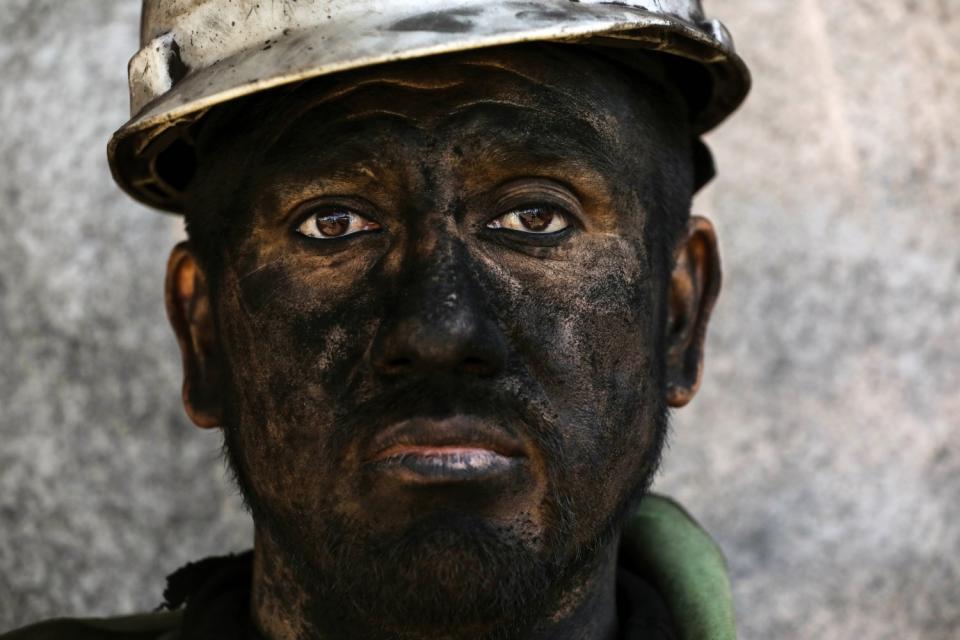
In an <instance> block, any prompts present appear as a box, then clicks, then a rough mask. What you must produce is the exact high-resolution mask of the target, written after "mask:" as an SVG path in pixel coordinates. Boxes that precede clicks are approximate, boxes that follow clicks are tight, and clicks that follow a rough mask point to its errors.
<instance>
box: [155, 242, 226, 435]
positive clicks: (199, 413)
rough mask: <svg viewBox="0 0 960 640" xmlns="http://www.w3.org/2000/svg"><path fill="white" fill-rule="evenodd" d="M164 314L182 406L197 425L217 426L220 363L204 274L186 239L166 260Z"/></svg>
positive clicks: (219, 413)
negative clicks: (179, 370) (173, 339)
mask: <svg viewBox="0 0 960 640" xmlns="http://www.w3.org/2000/svg"><path fill="white" fill-rule="evenodd" d="M165 298H166V306H167V317H168V318H169V319H170V324H171V325H172V326H173V331H174V333H175V334H176V336H177V343H178V344H179V345H180V354H181V358H182V361H183V406H184V408H185V409H186V412H187V415H188V416H189V417H190V419H191V420H192V421H193V423H194V424H196V425H197V426H198V427H201V428H204V429H209V428H212V427H217V426H219V425H220V423H221V421H222V416H223V410H222V403H221V397H220V389H221V372H222V367H221V362H220V355H219V349H218V347H217V336H216V330H215V325H214V322H213V314H212V309H211V303H210V295H209V289H208V288H207V282H206V277H205V276H204V273H203V271H202V269H201V268H200V265H199V263H198V262H197V259H196V257H195V256H194V255H193V252H192V251H191V250H190V247H189V245H188V244H187V243H186V242H181V243H180V244H178V245H177V246H176V247H174V249H173V252H172V253H171V254H170V260H169V261H168V263H167V280H166V296H165Z"/></svg>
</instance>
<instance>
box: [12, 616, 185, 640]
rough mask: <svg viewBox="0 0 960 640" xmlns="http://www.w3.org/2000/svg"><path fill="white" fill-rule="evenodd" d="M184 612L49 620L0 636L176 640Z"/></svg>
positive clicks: (27, 639) (35, 639)
mask: <svg viewBox="0 0 960 640" xmlns="http://www.w3.org/2000/svg"><path fill="white" fill-rule="evenodd" d="M181 613H182V612H180V611H163V612H158V613H144V614H139V615H133V616H123V617H118V618H89V619H68V618H64V619H58V620H48V621H46V622H41V623H38V624H34V625H30V626H29V627H24V628H23V629H18V630H16V631H11V632H10V633H6V634H3V635H0V640H176V638H177V637H178V635H179V633H178V632H179V629H180V617H181Z"/></svg>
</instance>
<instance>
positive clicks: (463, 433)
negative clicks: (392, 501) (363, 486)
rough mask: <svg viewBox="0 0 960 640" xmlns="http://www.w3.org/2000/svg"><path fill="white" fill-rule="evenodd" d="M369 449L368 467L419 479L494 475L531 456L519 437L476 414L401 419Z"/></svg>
mask: <svg viewBox="0 0 960 640" xmlns="http://www.w3.org/2000/svg"><path fill="white" fill-rule="evenodd" d="M369 451H370V452H371V455H369V456H368V457H367V459H366V463H365V466H366V467H367V468H368V469H370V470H372V471H374V472H378V473H383V474H386V475H389V476H391V477H393V478H394V479H396V480H399V481H401V482H404V483H411V484H418V485H429V484H450V483H458V482H479V481H484V480H493V479H495V478H498V477H501V476H503V475H505V474H510V473H512V472H515V471H516V470H518V468H520V467H521V466H523V465H524V464H525V462H526V455H525V452H524V449H523V444H522V442H521V441H520V440H519V439H517V438H516V437H514V436H513V435H511V434H509V433H508V432H506V431H505V430H504V429H502V428H500V427H498V426H494V425H491V424H490V423H488V422H486V421H484V420H481V419H479V418H476V417H473V416H454V417H452V418H446V419H439V420H437V419H412V420H404V421H401V422H398V423H396V424H393V425H391V426H390V427H388V428H387V429H385V430H384V431H382V432H381V433H379V434H378V435H377V436H376V437H375V438H374V440H373V442H372V443H371V446H370V448H369Z"/></svg>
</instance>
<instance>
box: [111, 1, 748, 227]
mask: <svg viewBox="0 0 960 640" xmlns="http://www.w3.org/2000/svg"><path fill="white" fill-rule="evenodd" d="M508 4H509V3H508ZM567 4H569V5H570V7H571V9H570V10H567V11H565V12H564V13H563V15H560V14H559V13H553V12H550V11H542V12H540V13H538V14H536V15H531V12H529V11H527V12H524V11H515V10H511V11H504V10H503V6H504V5H503V4H502V3H483V4H479V5H476V9H474V10H473V13H472V14H471V19H470V20H469V30H461V29H458V28H457V24H458V23H456V22H453V23H443V22H440V21H434V22H433V23H431V22H430V20H429V19H424V20H422V21H421V22H420V23H416V22H413V21H411V20H410V19H398V17H397V16H396V15H384V14H382V13H373V12H371V13H370V14H369V15H364V16H363V17H362V18H360V19H355V20H353V21H352V23H351V24H350V25H349V28H346V27H345V26H344V25H342V24H333V23H331V22H327V23H321V24H318V25H316V26H313V27H311V28H309V29H301V30H289V29H288V30H284V31H283V32H282V33H278V34H277V35H276V36H275V37H274V38H271V39H270V40H269V41H268V42H262V41H261V42H259V43H258V45H257V46H256V47H249V48H247V49H244V50H241V51H239V52H237V53H234V54H233V55H230V56H228V57H225V58H223V59H221V60H218V61H215V62H213V63H212V64H209V65H207V66H204V67H202V68H197V69H195V70H193V71H189V70H186V69H184V74H183V76H182V78H179V79H178V80H179V81H177V82H175V83H173V86H172V87H170V88H169V90H167V91H165V92H163V93H162V94H160V95H159V96H158V97H156V98H155V99H153V100H152V101H150V102H148V103H146V104H145V105H144V106H143V107H142V108H140V109H139V110H138V112H137V113H136V115H134V117H133V118H131V119H130V121H128V122H127V123H126V124H124V125H123V126H122V127H121V128H120V129H119V130H118V131H117V132H116V133H115V134H114V135H113V137H112V138H111V140H110V142H109V145H108V148H107V154H108V159H109V163H110V168H111V171H112V172H113V176H114V179H115V180H116V182H117V183H118V184H119V185H120V186H121V187H122V188H123V189H124V191H126V192H127V193H128V194H130V195H131V196H132V197H133V198H135V199H136V200H138V201H140V202H142V203H144V204H146V205H149V206H151V207H155V208H158V209H162V210H165V211H170V212H175V213H180V212H181V211H182V202H181V198H180V191H179V189H177V188H176V187H173V186H171V185H170V184H168V183H167V182H165V181H164V179H163V177H162V176H161V175H160V172H158V170H157V166H156V163H157V159H158V158H159V157H160V152H161V151H163V150H164V148H166V147H167V146H168V145H169V144H171V143H172V142H173V141H174V140H176V139H177V138H178V137H179V136H178V134H177V132H178V131H179V130H181V129H182V128H184V127H185V126H187V125H189V124H190V123H192V122H194V121H196V120H197V119H198V118H199V117H201V116H202V114H203V113H204V112H205V111H206V110H208V109H210V108H211V107H215V106H216V105H218V104H222V103H224V102H228V101H231V100H235V99H237V98H240V97H243V96H247V95H250V94H253V93H257V92H260V91H265V90H268V89H271V88H275V87H279V86H282V85H285V84H289V83H294V82H300V81H303V80H308V79H311V78H316V77H319V76H324V75H328V74H332V73H338V72H341V71H347V70H350V69H357V68H361V67H369V66H373V65H380V64H385V63H390V62H396V61H401V60H410V59H416V58H423V57H427V56H436V55H442V54H448V53H454V52H459V51H467V50H471V49H480V48H487V47H496V46H502V45H509V44H517V43H522V42H534V41H541V42H542V41H553V42H556V41H560V42H575V43H580V42H588V43H590V44H591V45H600V46H615V47H617V48H619V49H621V50H622V49H631V48H634V49H637V50H642V51H659V52H663V53H666V54H670V55H674V56H680V57H682V58H685V59H687V60H690V61H693V62H695V63H697V64H699V65H700V66H702V67H703V68H704V69H705V71H706V72H707V74H708V76H709V78H710V82H711V85H712V86H711V87H709V88H708V92H707V94H706V98H705V100H704V102H703V104H702V105H698V109H697V110H696V111H694V112H693V113H692V118H693V122H692V124H693V127H694V130H695V132H696V133H698V134H701V133H704V132H706V131H708V130H710V129H712V128H713V127H715V126H716V125H717V124H719V123H720V122H721V121H723V120H724V119H725V118H726V117H727V116H728V115H730V113H732V112H733V111H734V110H735V109H736V108H737V107H738V106H739V105H740V104H741V103H742V102H743V100H744V98H745V97H746V95H747V93H748V91H749V88H750V75H749V72H748V71H747V68H746V65H745V64H744V63H743V61H742V60H741V59H740V57H739V56H738V55H737V54H736V52H735V51H734V48H733V43H732V41H731V40H730V37H729V34H727V32H726V30H725V29H724V28H723V27H722V25H720V23H718V22H715V21H711V22H705V23H699V24H693V23H690V22H688V21H686V20H682V19H680V18H675V17H673V16H669V15H665V14H659V13H653V12H649V11H646V10H642V9H638V8H633V7H627V6H622V5H619V4H612V3H611V4H606V3H605V4H602V5H598V4H586V3H584V4H579V3H567ZM421 15H427V16H429V15H430V14H421ZM168 41H172V40H169V39H168ZM173 46H176V44H175V43H174V45H173ZM144 51H147V49H146V48H145V49H144ZM141 53H143V52H141ZM148 53H153V52H152V51H150V52H148ZM169 54H170V52H169V51H166V52H161V51H160V48H159V46H158V47H157V50H156V56H157V57H158V59H157V60H156V61H154V63H155V64H161V63H166V64H168V65H169V64H179V65H181V66H184V65H183V62H182V61H181V60H179V59H178V58H174V59H171V57H170V55H169ZM162 56H165V57H162ZM135 60H136V59H135ZM148 62H149V61H148ZM147 67H149V64H148V65H147ZM171 71H173V70H171ZM133 74H134V68H133V61H132V62H131V76H133ZM174 75H175V74H174V73H170V76H171V77H173V76H174ZM131 85H132V86H133V85H134V79H133V77H131ZM133 101H134V102H136V96H134V97H133Z"/></svg>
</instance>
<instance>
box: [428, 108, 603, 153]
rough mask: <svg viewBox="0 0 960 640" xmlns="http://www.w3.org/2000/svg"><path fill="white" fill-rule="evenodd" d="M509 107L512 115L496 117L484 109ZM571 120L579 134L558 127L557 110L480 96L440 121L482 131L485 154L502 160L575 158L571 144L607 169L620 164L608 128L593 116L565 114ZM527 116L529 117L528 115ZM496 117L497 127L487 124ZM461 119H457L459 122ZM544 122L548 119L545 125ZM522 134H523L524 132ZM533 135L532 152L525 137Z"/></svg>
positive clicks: (451, 126) (460, 129)
mask: <svg viewBox="0 0 960 640" xmlns="http://www.w3.org/2000/svg"><path fill="white" fill-rule="evenodd" d="M497 109H507V110H511V111H516V112H517V113H514V114H512V117H511V118H508V119H506V122H509V124H508V125H504V124H503V123H504V119H500V118H496V117H495V116H493V115H492V114H489V113H484V111H485V110H497ZM563 115H564V116H565V117H566V118H569V121H570V123H575V124H576V125H578V126H576V128H575V129H576V131H577V132H578V133H579V135H569V132H570V130H571V129H572V128H573V127H568V126H565V127H557V126H556V123H557V116H558V114H557V113H556V111H554V110H551V109H547V108H545V107H541V106H539V105H529V104H518V103H516V102H512V101H510V100H498V99H481V100H472V101H470V102H468V103H466V104H463V105H461V106H458V107H457V108H456V109H454V110H452V111H451V112H450V113H449V114H448V115H447V116H446V117H445V118H443V120H442V121H441V124H442V126H443V127H444V128H447V129H452V130H453V131H454V132H456V133H461V132H470V134H471V135H475V134H476V133H478V132H479V133H482V134H483V135H482V137H481V139H480V145H481V148H482V149H483V152H484V155H486V156H488V157H490V158H494V159H496V160H497V161H502V160H505V159H507V158H510V157H513V158H516V157H518V156H526V157H534V156H539V157H542V158H543V157H554V158H556V159H558V160H575V159H576V158H575V157H573V156H572V154H571V153H570V152H571V147H573V148H575V149H576V150H577V151H578V152H579V155H578V156H576V157H579V158H592V159H594V160H595V161H596V160H599V161H600V163H601V164H602V165H603V166H604V168H605V169H606V168H607V167H614V166H617V164H618V163H617V160H616V158H615V157H614V155H613V154H615V153H616V151H617V150H619V145H617V144H616V141H613V140H610V139H609V136H608V135H607V133H606V131H605V129H603V128H601V127H598V126H597V124H596V123H595V122H594V121H593V120H592V119H590V118H585V117H583V116H581V115H580V114H578V113H575V112H574V113H565V114H563ZM525 116H526V117H525ZM471 117H472V118H473V122H470V123H464V122H462V121H463V120H466V119H469V118H471ZM490 119H493V120H494V121H495V124H496V125H497V126H489V125H487V126H485V122H486V121H487V120H490ZM458 120H459V121H460V122H457V121H458ZM544 122H549V123H550V125H549V126H545V125H544ZM521 134H522V135H521ZM530 136H535V137H537V140H538V143H539V145H538V146H539V148H538V150H537V152H535V153H531V151H530V149H529V144H528V143H526V142H525V140H527V139H529V137H530Z"/></svg>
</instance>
